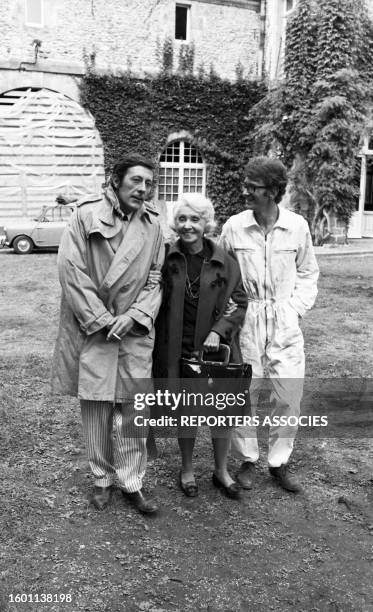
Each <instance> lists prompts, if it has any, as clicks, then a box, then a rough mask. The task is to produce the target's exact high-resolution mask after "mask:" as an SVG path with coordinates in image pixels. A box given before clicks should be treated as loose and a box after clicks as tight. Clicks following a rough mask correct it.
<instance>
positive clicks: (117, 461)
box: [80, 400, 148, 493]
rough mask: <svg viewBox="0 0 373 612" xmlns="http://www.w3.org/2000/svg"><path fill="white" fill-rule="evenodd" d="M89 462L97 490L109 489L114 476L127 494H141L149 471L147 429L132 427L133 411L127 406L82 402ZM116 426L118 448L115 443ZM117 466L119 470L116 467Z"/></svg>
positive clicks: (81, 407)
mask: <svg viewBox="0 0 373 612" xmlns="http://www.w3.org/2000/svg"><path fill="white" fill-rule="evenodd" d="M80 409H81V414H82V425H83V433H84V437H85V441H86V445H87V452H88V462H89V465H90V467H91V470H92V472H93V475H94V477H95V485H96V486H97V487H109V486H110V485H112V484H113V482H114V479H115V475H116V476H117V478H118V480H119V485H120V487H121V488H122V489H123V490H124V491H126V492H127V493H134V492H135V491H139V490H140V489H141V487H142V480H143V478H144V475H145V469H146V459H147V456H146V438H147V433H148V431H147V427H142V428H139V427H136V426H135V425H134V424H133V410H132V406H131V405H130V406H129V407H128V410H127V414H126V404H113V403H112V402H96V401H90V400H80ZM113 424H114V425H115V430H116V445H115V447H114V443H113V435H112V434H113ZM114 466H116V467H114Z"/></svg>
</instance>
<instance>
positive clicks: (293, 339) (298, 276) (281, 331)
mask: <svg viewBox="0 0 373 612" xmlns="http://www.w3.org/2000/svg"><path fill="white" fill-rule="evenodd" d="M220 243H221V245H222V246H223V247H224V248H225V249H226V250H227V251H228V252H230V253H232V254H233V255H234V256H235V257H236V259H237V261H238V263H239V265H240V268H241V274H242V280H243V284H244V288H245V291H246V294H247V296H248V300H249V305H248V309H247V312H246V317H245V321H244V324H243V327H242V330H241V334H240V346H241V350H242V355H243V359H244V361H246V362H249V363H251V365H252V368H253V380H252V385H251V391H250V396H251V405H252V416H255V414H256V409H257V405H258V399H259V393H260V390H261V388H262V387H263V379H264V378H266V379H269V384H270V389H271V395H270V407H271V414H270V419H271V423H272V421H274V420H275V419H273V417H281V416H283V417H290V416H295V417H298V416H299V414H300V402H301V399H302V395H303V379H304V347H303V334H302V331H301V329H300V327H299V319H300V318H301V317H303V315H304V314H305V312H306V311H307V310H308V309H310V308H311V307H312V306H313V304H314V302H315V299H316V295H317V279H318V276H319V268H318V265H317V262H316V257H315V254H314V250H313V246H312V239H311V235H310V232H309V228H308V224H307V222H306V220H305V219H304V218H303V217H302V216H301V215H298V214H296V213H294V212H291V211H289V210H287V209H284V208H282V207H281V206H280V207H279V217H278V219H277V221H276V223H275V224H274V226H273V228H272V230H271V231H270V232H269V233H268V234H267V235H266V236H265V234H264V232H263V230H262V228H261V227H260V226H259V224H258V223H257V222H256V220H255V216H254V213H253V211H251V210H247V211H244V212H242V213H239V214H237V215H234V216H233V217H231V218H230V219H229V220H228V221H227V222H226V223H225V225H224V227H223V230H222V235H221V239H220ZM296 432H297V427H296V425H291V426H286V425H285V426H284V425H279V424H274V423H272V424H271V425H270V429H269V443H268V465H269V466H270V467H279V466H280V465H283V464H287V462H288V460H289V457H290V455H291V452H292V450H293V444H294V438H295V435H296ZM232 454H233V455H234V456H235V457H236V458H238V459H241V461H250V462H253V463H255V462H256V461H257V460H258V457H259V447H258V441H257V434H256V428H255V427H254V425H252V426H244V427H238V428H235V430H234V432H233V436H232Z"/></svg>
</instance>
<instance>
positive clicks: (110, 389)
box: [53, 154, 164, 514]
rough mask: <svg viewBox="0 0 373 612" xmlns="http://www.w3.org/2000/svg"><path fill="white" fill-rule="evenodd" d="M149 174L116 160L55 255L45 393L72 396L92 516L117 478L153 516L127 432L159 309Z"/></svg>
mask: <svg viewBox="0 0 373 612" xmlns="http://www.w3.org/2000/svg"><path fill="white" fill-rule="evenodd" d="M153 171H154V166H153V164H152V162H149V161H148V160H146V159H144V158H143V157H141V156H139V155H137V154H132V155H129V156H127V157H126V158H125V159H123V160H121V161H120V162H118V163H117V164H116V165H115V167H114V170H113V174H112V178H111V183H110V186H109V187H108V189H107V190H106V191H105V192H104V194H103V197H99V198H93V199H92V198H87V199H85V200H83V201H81V202H80V203H79V204H78V205H77V210H76V211H75V212H74V214H73V216H72V219H71V222H70V224H69V226H68V227H67V228H66V230H65V233H64V235H63V238H62V241H61V245H60V249H59V255H58V269H59V278H60V283H61V286H62V299H61V314H60V327H59V333H58V338H57V343H56V348H55V355H54V376H53V378H54V385H53V386H54V390H55V391H56V392H59V393H62V394H66V395H77V396H78V397H79V398H80V404H81V414H82V424H83V431H84V435H85V439H86V444H87V450H88V459H89V463H90V467H91V469H92V472H93V475H94V478H95V488H94V492H93V496H92V503H93V504H94V505H95V506H96V507H97V508H98V509H100V510H102V509H103V508H105V507H106V506H107V505H108V503H109V501H110V498H111V492H112V485H113V482H114V478H115V475H116V476H117V478H118V481H119V485H120V487H121V489H122V492H123V494H124V496H125V497H126V499H127V500H128V501H129V502H131V503H132V504H133V505H134V506H135V507H136V508H137V509H138V510H139V511H140V512H142V513H144V514H152V513H155V512H156V511H157V509H158V508H157V506H156V505H155V503H154V501H152V500H150V499H148V498H146V497H145V495H144V492H143V491H142V480H143V477H144V474H145V468H146V458H147V456H146V437H147V430H146V428H145V427H144V428H143V429H142V430H141V431H139V428H138V427H135V425H134V420H133V412H132V408H133V390H134V388H135V387H136V385H138V384H146V381H147V380H149V379H150V377H151V368H152V350H153V344H154V320H155V317H156V315H157V312H158V309H159V306H160V301H161V290H160V285H159V282H158V274H159V273H158V272H155V271H156V270H160V268H161V266H162V263H163V259H164V244H163V238H162V232H161V228H160V225H159V222H158V220H157V212H156V211H155V210H154V208H153V207H152V206H151V204H149V203H148V202H147V199H148V198H149V195H150V191H151V188H152V185H153ZM140 379H141V380H140ZM141 381H143V383H142V382H141ZM131 391H132V393H131ZM113 422H114V423H115V426H116V437H117V453H116V454H117V457H116V459H117V460H116V464H117V465H116V469H115V468H114V458H113V457H114V455H113V444H112V437H111V434H112V426H113Z"/></svg>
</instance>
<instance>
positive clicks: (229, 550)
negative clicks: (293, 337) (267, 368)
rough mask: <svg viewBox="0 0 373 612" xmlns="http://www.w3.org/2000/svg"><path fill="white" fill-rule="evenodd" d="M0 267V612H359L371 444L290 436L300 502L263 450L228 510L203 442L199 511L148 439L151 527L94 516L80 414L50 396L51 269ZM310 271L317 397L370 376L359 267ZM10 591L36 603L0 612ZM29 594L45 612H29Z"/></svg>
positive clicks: (18, 263)
mask: <svg viewBox="0 0 373 612" xmlns="http://www.w3.org/2000/svg"><path fill="white" fill-rule="evenodd" d="M0 269H1V281H2V282H1V287H0V334H1V355H0V372H1V373H0V393H1V398H2V402H1V404H0V416H1V430H0V431H1V438H0V464H1V465H0V467H1V470H0V480H1V483H0V491H1V500H0V508H1V510H0V512H1V516H0V544H1V546H0V560H1V562H0V571H1V585H0V612H5V611H8V610H9V611H12V612H13V611H22V612H34V611H35V612H42V611H43V610H48V612H59V611H66V612H82V611H87V612H122V611H125V612H132V611H133V612H135V611H140V610H143V611H149V612H161V611H166V610H167V611H189V610H190V611H192V610H208V611H209V612H217V611H226V612H228V611H231V612H240V611H242V612H244V611H245V612H251V611H253V612H261V611H263V612H268V611H270V610H274V611H276V612H278V611H286V610H295V611H299V612H300V611H311V610H312V611H314V612H317V611H320V612H325V611H327V612H341V611H345V612H350V611H352V610H357V611H364V612H365V611H369V610H373V588H372V561H373V552H372V544H373V481H372V476H373V473H372V465H373V456H372V455H373V452H372V449H373V445H372V442H371V440H370V439H368V438H365V437H362V436H361V431H362V430H361V429H358V430H356V429H351V436H350V437H343V438H336V439H326V438H325V439H323V438H320V439H312V438H310V437H306V436H302V435H300V436H299V438H298V441H297V444H296V449H295V452H294V454H293V461H292V464H293V466H294V468H295V469H296V471H297V474H298V475H299V478H300V480H301V481H302V483H303V485H304V489H305V492H304V493H303V494H301V495H299V496H296V497H293V496H291V494H287V493H285V492H284V491H282V490H280V489H279V488H277V487H276V486H275V485H274V484H273V482H272V481H271V479H270V477H269V475H268V473H267V468H266V444H265V436H262V438H263V439H261V442H260V444H261V449H262V451H263V452H262V456H261V459H260V462H259V467H258V470H257V477H256V482H255V485H254V488H253V490H252V491H251V492H245V494H244V499H243V500H242V501H241V502H235V501H230V500H228V499H226V498H224V497H222V496H221V494H220V492H219V491H217V490H216V489H213V487H212V484H211V471H212V456H211V455H212V453H211V444H210V441H209V435H208V432H207V431H205V430H203V431H201V432H200V433H199V437H198V440H197V446H196V460H195V463H196V468H197V469H196V473H197V476H198V481H199V486H200V496H199V497H198V498H197V499H187V498H186V497H185V496H183V494H182V492H181V491H180V490H179V489H178V486H177V474H178V465H179V457H178V450H177V444H176V441H175V440H173V439H172V440H160V442H159V447H160V451H161V452H160V457H159V458H158V459H157V460H156V461H155V462H154V463H153V464H151V465H150V466H149V468H148V472H147V477H146V486H147V488H148V489H150V490H152V492H153V493H154V495H155V496H156V497H157V498H158V501H159V502H160V505H161V507H162V512H161V514H160V516H159V517H157V518H155V517H154V518H152V519H150V520H149V518H148V519H146V518H144V517H142V516H141V515H139V514H137V513H136V511H134V510H133V509H132V508H130V507H128V506H127V505H126V504H125V503H124V501H123V500H122V498H121V496H120V495H119V492H117V493H116V494H115V496H114V501H113V504H112V505H111V506H110V508H109V509H108V510H107V511H105V512H102V513H99V512H97V511H96V510H95V509H94V508H92V506H90V505H89V502H88V497H89V492H90V489H91V485H92V481H91V476H90V472H89V467H88V464H87V461H86V457H85V450H84V444H83V441H82V437H81V429H80V415H79V406H78V402H77V400H72V399H68V398H51V396H50V392H49V376H50V362H51V355H52V351H53V343H54V339H55V336H56V332H57V323H58V301H59V286H58V281H57V275H56V255H55V254H34V255H31V256H18V255H14V254H12V253H11V252H5V253H0ZM321 272H322V274H321V278H320V285H319V297H318V301H317V306H316V307H315V308H314V310H313V311H312V312H311V313H309V314H308V316H307V317H306V318H305V320H304V323H303V330H304V334H305V343H306V353H307V375H308V377H309V378H310V381H311V382H310V384H311V387H312V386H313V388H314V390H315V391H317V388H318V386H319V384H320V379H321V378H323V379H328V378H335V379H341V380H343V381H345V382H347V384H349V382H348V381H352V380H355V379H358V378H366V377H371V376H372V352H373V348H372V347H373V342H372V340H373V309H372V307H371V304H372V297H373V257H356V258H350V259H346V258H335V259H328V260H321ZM351 384H352V383H351ZM356 431H359V432H360V436H358V435H357V434H356ZM363 433H365V435H368V433H367V431H365V432H364V430H363ZM231 468H232V471H233V472H234V470H235V469H236V468H237V463H235V462H233V461H232V462H231ZM22 593H23V594H27V595H28V596H32V598H33V599H34V603H30V602H28V603H16V602H15V603H10V600H11V595H13V596H14V597H15V596H16V594H22ZM43 593H44V594H51V595H52V596H53V597H52V599H53V601H52V602H47V603H41V602H39V603H35V599H36V595H38V596H39V599H41V598H42V597H41V596H42V594H43ZM62 594H70V595H71V599H72V601H71V602H65V603H62V602H61V601H60V596H61V595H62ZM29 599H31V597H29ZM56 599H57V600H58V601H55V600H56Z"/></svg>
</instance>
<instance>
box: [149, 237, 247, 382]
mask: <svg viewBox="0 0 373 612" xmlns="http://www.w3.org/2000/svg"><path fill="white" fill-rule="evenodd" d="M206 242H207V243H208V245H209V247H210V249H211V252H212V255H211V258H210V260H209V261H204V263H203V264H202V269H201V277H200V294H199V301H198V309H197V320H196V327H195V335H194V348H195V350H200V349H201V348H202V345H203V342H204V341H205V340H206V338H207V336H208V334H209V333H210V331H215V332H217V333H218V334H219V335H220V337H221V342H224V343H225V344H229V345H230V346H231V359H230V360H231V362H240V361H241V352H240V349H239V343H238V332H239V329H240V327H241V325H242V323H243V321H244V318H245V312H246V308H247V297H246V294H245V291H244V288H243V285H242V280H241V273H240V268H239V265H238V263H237V262H236V261H235V260H234V259H233V258H232V257H231V256H230V255H228V253H226V252H225V251H223V249H221V248H220V247H219V246H217V245H216V244H215V243H214V242H213V241H212V240H208V239H206ZM186 274H187V264H186V259H185V256H184V254H183V253H182V251H181V250H180V241H179V240H177V241H176V243H175V244H174V245H172V246H171V247H170V249H169V251H168V253H167V255H166V260H165V264H164V267H163V278H164V294H163V301H162V305H161V309H160V311H159V315H158V317H157V320H156V340H155V347H154V353H153V372H154V376H155V377H156V378H178V377H179V375H180V370H179V367H180V365H179V364H180V357H181V349H182V337H183V312H184V294H185V285H186ZM229 298H232V300H233V301H234V302H235V303H236V304H237V308H236V310H235V311H234V312H233V313H232V314H231V315H227V316H223V314H224V312H225V310H226V308H227V305H228V301H229Z"/></svg>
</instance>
